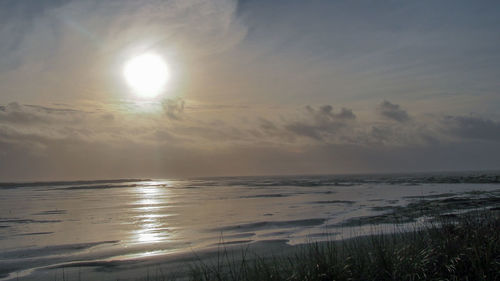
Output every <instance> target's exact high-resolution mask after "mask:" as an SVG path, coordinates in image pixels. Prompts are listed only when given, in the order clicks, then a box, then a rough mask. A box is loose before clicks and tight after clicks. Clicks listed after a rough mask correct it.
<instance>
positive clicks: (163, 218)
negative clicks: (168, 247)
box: [131, 182, 174, 243]
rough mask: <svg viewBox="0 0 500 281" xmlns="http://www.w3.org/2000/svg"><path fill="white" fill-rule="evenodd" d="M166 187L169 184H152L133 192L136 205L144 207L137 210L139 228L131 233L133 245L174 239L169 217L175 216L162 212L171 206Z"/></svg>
mask: <svg viewBox="0 0 500 281" xmlns="http://www.w3.org/2000/svg"><path fill="white" fill-rule="evenodd" d="M166 186H168V183H167V182H152V183H150V184H148V185H145V186H138V187H136V188H135V189H134V190H133V193H134V194H135V195H136V196H137V201H136V202H134V204H135V205H141V206H142V207H139V208H136V209H135V210H137V211H138V212H139V214H138V215H137V216H134V224H135V225H136V226H137V228H135V229H134V230H133V231H132V233H131V242H132V243H159V242H167V241H169V240H172V239H173V237H172V232H171V231H169V230H170V228H169V223H168V217H170V216H173V215H174V214H168V213H164V211H163V210H162V209H164V208H165V207H166V206H168V205H169V203H170V199H171V198H170V190H169V189H168V188H167V187H166Z"/></svg>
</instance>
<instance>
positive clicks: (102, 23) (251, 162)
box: [0, 0, 500, 181]
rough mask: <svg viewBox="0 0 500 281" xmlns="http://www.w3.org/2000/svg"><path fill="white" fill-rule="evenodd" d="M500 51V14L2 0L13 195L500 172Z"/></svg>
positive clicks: (3, 154)
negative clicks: (156, 74)
mask: <svg viewBox="0 0 500 281" xmlns="http://www.w3.org/2000/svg"><path fill="white" fill-rule="evenodd" d="M499 46H500V2H498V1H460V0H454V1H447V0H444V1H430V0H423V1H392V0H387V1H353V0H331V1H326V0H325V1H315V0H311V1H295V0H287V1H284V0H283V1H281V0H273V1H269V0H240V1H234V0H171V1H169V0H164V1H160V0H120V1H118V0H107V1H100V0H45V1H39V0H1V1H0V181H28V180H72V179H104V178H105V179H107V178H184V177H205V176H238V175H284V174H345V173H393V172H419V171H451V170H498V169H500V111H499V110H498V109H499V108H500V79H499V77H500V48H499ZM144 53H154V54H157V55H159V56H161V57H162V58H163V59H164V60H165V63H166V64H167V65H168V69H169V73H170V77H169V80H168V82H167V83H166V85H165V87H164V88H163V89H162V91H161V92H160V93H159V94H158V95H157V96H156V97H152V98H145V97H141V96H139V95H137V93H135V92H134V90H133V89H131V88H130V87H129V86H128V84H127V82H126V81H125V79H124V77H123V69H124V66H125V64H126V62H127V61H128V60H130V59H131V58H134V57H136V56H139V55H141V54H144Z"/></svg>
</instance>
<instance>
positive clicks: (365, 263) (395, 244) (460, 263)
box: [188, 211, 500, 281]
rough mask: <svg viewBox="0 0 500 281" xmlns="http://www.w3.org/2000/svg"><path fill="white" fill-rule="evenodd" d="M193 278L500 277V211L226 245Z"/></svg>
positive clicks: (194, 269)
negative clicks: (283, 243)
mask: <svg viewBox="0 0 500 281" xmlns="http://www.w3.org/2000/svg"><path fill="white" fill-rule="evenodd" d="M188 280H200V281H212V280H217V281H226V280H228V281H229V280H234V281H266V280H269V281H271V280H290V281H293V280H309V281H315V280H318V281H325V280H339V281H340V280H500V216H499V215H498V211H478V212H470V213H467V214H464V215H461V216H458V217H441V218H440V219H438V220H434V221H432V222H429V223H427V224H426V225H425V226H424V227H423V228H419V229H416V230H415V231H410V232H395V233H390V234H378V235H370V236H364V237H358V238H352V239H346V240H343V241H328V242H313V243H308V244H305V245H301V246H298V247H297V249H296V250H294V251H293V252H291V253H287V254H284V255H278V254H276V255H274V256H271V257H269V256H267V257H260V256H259V255H258V254H256V253H250V252H249V251H248V250H242V251H241V253H238V254H234V253H231V252H229V251H227V250H225V249H222V250H221V251H220V253H219V255H218V257H217V259H215V260H211V261H203V260H199V261H198V262H196V263H194V264H193V265H192V266H191V268H190V274H189V276H188Z"/></svg>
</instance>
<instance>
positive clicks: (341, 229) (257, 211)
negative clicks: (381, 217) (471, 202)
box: [0, 173, 500, 280]
mask: <svg viewBox="0 0 500 281" xmlns="http://www.w3.org/2000/svg"><path fill="white" fill-rule="evenodd" d="M497 175H498V174H486V175H480V174H474V173H467V174H446V175H442V174H441V175H438V174H427V175H422V174H421V175H384V176H294V177H240V178H210V179H196V180H154V181H153V180H113V181H79V182H52V183H16V184H8V183H3V184H0V192H1V197H0V277H2V278H4V279H5V280H8V279H11V278H12V279H14V278H15V279H17V278H20V280H22V279H23V278H33V276H36V274H37V272H38V271H39V270H38V271H33V269H37V268H38V269H45V270H47V269H48V268H50V267H51V266H54V265H64V264H67V263H70V262H75V261H78V262H82V261H84V262H92V261H103V260H104V261H127V260H131V259H134V260H137V259H141V258H148V257H152V256H155V257H161V256H162V255H168V254H172V253H186V252H193V251H198V250H203V249H208V248H210V247H217V246H218V245H220V244H221V243H225V244H226V245H240V244H241V245H244V244H248V243H255V242H258V241H268V240H276V241H282V240H285V241H287V243H288V244H291V245H294V244H299V243H304V242H308V241H310V240H321V239H338V238H346V237H350V236H352V235H361V234H365V233H366V232H367V231H368V230H372V231H373V230H374V229H376V228H375V227H374V226H373V225H369V226H367V225H363V226H356V227H352V226H346V224H343V223H344V222H346V221H348V220H350V221H352V220H353V218H358V217H365V216H372V215H377V214H381V213H384V210H386V209H387V207H388V206H405V205H407V204H408V203H410V202H415V201H418V200H424V199H425V200H431V199H437V198H439V199H443V198H445V199H446V198H457V197H459V198H478V197H481V196H490V197H491V196H497V195H498V191H499V190H500V184H498V183H499V179H500V178H499V177H498V176H497ZM417 221H418V220H417ZM9 274H10V275H9Z"/></svg>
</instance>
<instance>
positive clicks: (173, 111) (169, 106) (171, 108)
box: [162, 98, 185, 120]
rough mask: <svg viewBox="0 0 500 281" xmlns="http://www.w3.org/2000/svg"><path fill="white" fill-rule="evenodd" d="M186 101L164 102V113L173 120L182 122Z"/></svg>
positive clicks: (172, 100)
mask: <svg viewBox="0 0 500 281" xmlns="http://www.w3.org/2000/svg"><path fill="white" fill-rule="evenodd" d="M184 105H185V101H184V100H183V99H180V98H177V99H166V100H164V101H163V102H162V106H163V111H164V112H165V114H166V115H167V117H168V118H169V119H171V120H181V115H182V113H184Z"/></svg>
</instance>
